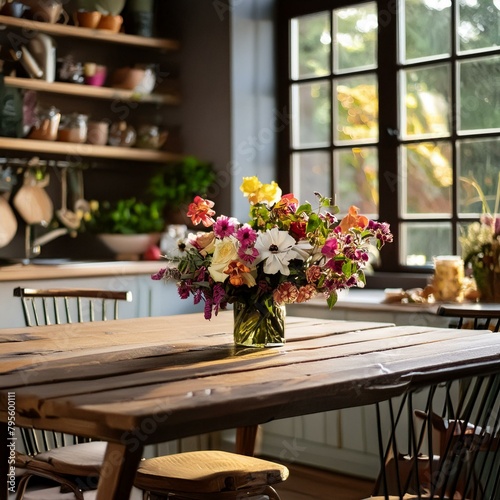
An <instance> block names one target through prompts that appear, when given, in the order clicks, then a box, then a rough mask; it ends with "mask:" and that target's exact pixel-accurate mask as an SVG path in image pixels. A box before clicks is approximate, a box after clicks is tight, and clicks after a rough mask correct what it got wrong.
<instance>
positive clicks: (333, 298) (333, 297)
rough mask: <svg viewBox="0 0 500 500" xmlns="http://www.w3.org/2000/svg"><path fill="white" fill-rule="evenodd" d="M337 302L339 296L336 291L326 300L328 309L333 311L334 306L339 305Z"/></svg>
mask: <svg viewBox="0 0 500 500" xmlns="http://www.w3.org/2000/svg"><path fill="white" fill-rule="evenodd" d="M337 300H338V295H337V292H336V291H334V292H332V293H331V294H330V296H329V297H328V299H327V300H326V303H327V304H328V307H329V308H330V309H333V306H334V305H335V304H336V303H337Z"/></svg>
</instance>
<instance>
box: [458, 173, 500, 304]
mask: <svg viewBox="0 0 500 500" xmlns="http://www.w3.org/2000/svg"><path fill="white" fill-rule="evenodd" d="M461 180H462V181H463V182H464V183H465V184H466V185H467V186H472V187H473V188H474V189H475V191H476V192H477V195H478V196H479V199H480V201H481V203H482V206H483V214H482V215H481V217H480V219H479V222H473V223H472V224H470V225H469V226H468V227H467V229H466V230H465V231H463V233H462V236H460V238H459V240H460V243H461V245H462V254H463V256H464V262H465V264H466V265H467V264H468V265H470V266H471V268H472V274H473V276H474V279H475V281H476V287H477V290H478V292H479V302H500V215H499V208H500V207H499V205H500V173H499V174H498V181H497V191H496V196H495V206H494V209H493V210H490V207H489V205H488V201H487V198H486V196H485V195H484V192H483V190H482V189H481V186H480V185H479V183H478V182H477V181H476V180H475V179H469V178H465V177H463V178H461Z"/></svg>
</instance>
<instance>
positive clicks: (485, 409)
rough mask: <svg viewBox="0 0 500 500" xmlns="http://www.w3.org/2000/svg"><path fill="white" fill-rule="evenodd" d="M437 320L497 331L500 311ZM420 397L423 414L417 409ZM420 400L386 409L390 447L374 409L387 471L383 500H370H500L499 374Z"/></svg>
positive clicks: (488, 307) (461, 309)
mask: <svg viewBox="0 0 500 500" xmlns="http://www.w3.org/2000/svg"><path fill="white" fill-rule="evenodd" d="M437 312H438V314H439V315H440V316H446V317H451V318H455V319H456V320H457V323H456V324H451V325H450V326H451V327H453V328H463V329H471V328H472V329H479V330H483V329H484V330H486V329H490V330H492V332H493V333H492V334H495V333H494V332H498V331H499V327H500V304H443V305H441V306H439V308H438V311H437ZM422 394H423V395H424V396H425V398H426V401H424V407H425V409H424V410H420V409H418V408H416V409H414V408H415V406H419V405H421V404H422ZM416 397H417V393H416V392H414V393H410V394H407V395H406V396H405V397H404V398H403V399H402V400H401V401H400V402H399V407H398V409H397V412H396V411H395V402H394V401H389V402H388V405H389V408H388V414H387V417H388V418H389V422H390V425H391V430H390V437H389V440H388V442H387V443H385V444H384V443H383V432H382V427H383V424H384V420H385V419H384V418H383V417H382V414H381V412H382V411H383V410H382V407H383V404H382V403H379V404H377V420H378V429H379V443H380V454H381V458H382V460H383V464H384V465H383V467H382V468H381V472H380V475H379V477H378V479H377V483H376V486H375V489H374V495H380V494H381V493H383V494H384V495H385V497H372V498H389V495H399V496H398V497H397V498H410V497H411V495H417V496H418V498H425V499H428V498H460V499H470V500H476V499H477V500H490V499H494V498H500V476H499V475H498V470H499V469H500V451H499V450H500V374H492V375H490V376H482V377H469V378H464V379H461V380H459V381H450V382H447V383H446V384H442V385H439V386H431V387H428V388H425V390H422V391H421V394H420V401H418V403H416V404H415V398H416ZM398 432H399V434H398ZM400 435H405V436H406V443H403V444H402V443H401V439H398V437H399V436H400ZM402 450H403V451H402ZM408 495H410V496H408Z"/></svg>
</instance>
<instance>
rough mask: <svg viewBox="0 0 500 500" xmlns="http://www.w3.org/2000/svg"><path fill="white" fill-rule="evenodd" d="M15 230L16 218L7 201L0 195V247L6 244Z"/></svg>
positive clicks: (14, 233) (12, 236)
mask: <svg viewBox="0 0 500 500" xmlns="http://www.w3.org/2000/svg"><path fill="white" fill-rule="evenodd" d="M16 232H17V220H16V216H15V215H14V212H13V210H12V208H10V205H9V202H8V201H7V200H6V199H5V197H4V196H0V248H1V247H5V246H7V245H8V244H9V243H10V242H11V241H12V239H13V238H14V236H15V235H16Z"/></svg>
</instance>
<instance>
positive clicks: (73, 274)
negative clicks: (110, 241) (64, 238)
mask: <svg viewBox="0 0 500 500" xmlns="http://www.w3.org/2000/svg"><path fill="white" fill-rule="evenodd" d="M163 265H164V261H161V260H159V261H110V262H101V261H69V260H68V261H66V260H64V259H59V260H58V259H45V260H40V262H39V263H36V264H33V263H31V264H27V265H24V264H18V263H15V264H11V265H3V266H0V281H16V282H17V281H26V280H38V279H58V278H87V277H95V276H117V275H119V276H126V275H140V274H142V275H144V274H153V273H155V272H156V271H158V269H160V268H161V267H162V266H163Z"/></svg>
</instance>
